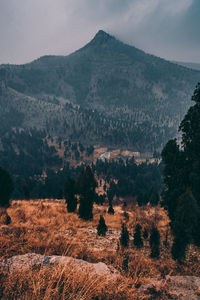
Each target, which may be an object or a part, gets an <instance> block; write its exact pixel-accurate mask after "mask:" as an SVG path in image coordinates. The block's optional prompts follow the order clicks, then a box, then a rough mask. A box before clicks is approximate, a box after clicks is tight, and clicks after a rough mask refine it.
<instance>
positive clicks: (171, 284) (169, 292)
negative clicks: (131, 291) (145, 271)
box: [139, 276, 200, 300]
mask: <svg viewBox="0 0 200 300" xmlns="http://www.w3.org/2000/svg"><path fill="white" fill-rule="evenodd" d="M139 293H141V294H146V295H148V296H149V298H148V299H179V300H199V299H200V277H195V276H167V277H166V278H165V279H162V280H156V279H154V280H153V279H152V280H151V281H150V282H149V283H148V284H144V285H142V286H141V287H140V289H139Z"/></svg>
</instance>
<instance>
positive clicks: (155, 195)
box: [149, 191, 160, 206]
mask: <svg viewBox="0 0 200 300" xmlns="http://www.w3.org/2000/svg"><path fill="white" fill-rule="evenodd" d="M159 200H160V198H159V195H158V192H157V191H152V192H151V194H150V199H149V202H150V204H151V206H156V205H158V203H159Z"/></svg>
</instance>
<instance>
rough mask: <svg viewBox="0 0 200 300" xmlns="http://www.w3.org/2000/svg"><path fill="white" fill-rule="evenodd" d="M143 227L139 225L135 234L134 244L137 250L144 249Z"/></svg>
mask: <svg viewBox="0 0 200 300" xmlns="http://www.w3.org/2000/svg"><path fill="white" fill-rule="evenodd" d="M141 229H142V227H141V225H140V224H137V225H136V226H135V233H134V240H133V244H134V245H135V246H136V247H137V248H142V247H143V240H142V236H141Z"/></svg>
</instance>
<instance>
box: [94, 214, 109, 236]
mask: <svg viewBox="0 0 200 300" xmlns="http://www.w3.org/2000/svg"><path fill="white" fill-rule="evenodd" d="M107 230H108V229H107V226H106V223H105V220H104V217H103V216H102V215H101V216H100V219H99V224H98V226H97V233H98V235H102V236H105V235H106V232H107Z"/></svg>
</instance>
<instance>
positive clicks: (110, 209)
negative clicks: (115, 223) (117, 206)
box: [108, 205, 115, 215]
mask: <svg viewBox="0 0 200 300" xmlns="http://www.w3.org/2000/svg"><path fill="white" fill-rule="evenodd" d="M108 213H109V214H110V215H114V213H115V211H114V208H113V207H112V205H109V207H108Z"/></svg>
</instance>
